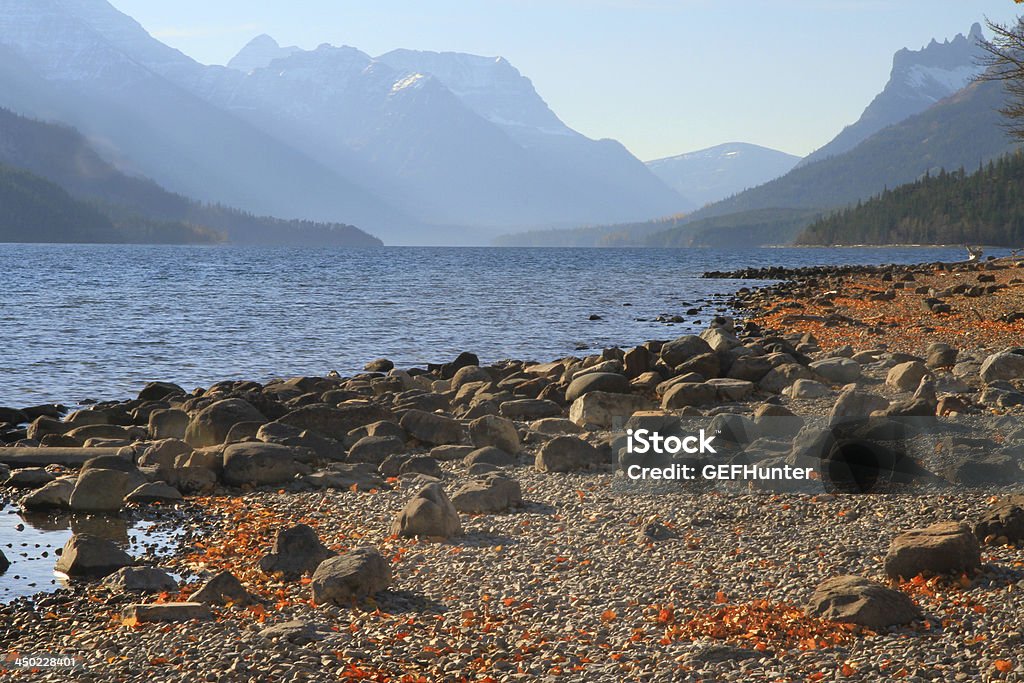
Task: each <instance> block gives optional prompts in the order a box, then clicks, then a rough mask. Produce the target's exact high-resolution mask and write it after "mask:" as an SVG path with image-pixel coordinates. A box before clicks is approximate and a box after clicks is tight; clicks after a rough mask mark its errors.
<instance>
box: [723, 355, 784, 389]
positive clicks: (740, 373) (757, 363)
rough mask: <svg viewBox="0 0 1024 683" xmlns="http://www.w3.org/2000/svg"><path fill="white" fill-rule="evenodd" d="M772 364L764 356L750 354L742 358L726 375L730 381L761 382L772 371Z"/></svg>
mask: <svg viewBox="0 0 1024 683" xmlns="http://www.w3.org/2000/svg"><path fill="white" fill-rule="evenodd" d="M773 367H775V366H774V365H772V362H771V361H770V360H768V359H767V358H766V357H764V356H757V355H754V354H748V355H746V356H740V357H739V358H737V359H736V360H734V361H733V363H732V365H730V366H729V372H728V373H727V374H726V376H727V377H729V378H730V379H744V380H747V381H748V382H760V381H761V380H762V379H764V376H765V375H767V374H768V373H769V372H771V371H772V368H773Z"/></svg>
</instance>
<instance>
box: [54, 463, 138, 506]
mask: <svg viewBox="0 0 1024 683" xmlns="http://www.w3.org/2000/svg"><path fill="white" fill-rule="evenodd" d="M144 483H145V477H143V476H142V474H141V473H139V472H121V471H119V470H93V469H90V470H85V471H83V472H82V473H81V474H80V475H79V477H78V481H77V482H75V488H74V490H73V491H72V492H71V498H70V499H69V500H68V505H69V507H70V508H71V509H72V510H75V511H77V512H117V511H118V510H120V509H121V506H122V505H123V504H124V497H125V496H127V495H128V494H129V493H131V492H132V491H134V490H135V489H136V488H138V487H139V486H141V485H142V484H144Z"/></svg>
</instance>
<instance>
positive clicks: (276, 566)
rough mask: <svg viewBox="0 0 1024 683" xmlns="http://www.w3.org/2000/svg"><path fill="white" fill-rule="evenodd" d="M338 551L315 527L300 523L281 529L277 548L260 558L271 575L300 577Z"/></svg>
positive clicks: (285, 577)
mask: <svg viewBox="0 0 1024 683" xmlns="http://www.w3.org/2000/svg"><path fill="white" fill-rule="evenodd" d="M334 555H335V553H334V551H333V550H331V549H330V548H328V547H326V546H325V545H324V544H323V543H321V542H320V538H319V537H318V536H317V535H316V531H314V530H313V529H312V527H309V526H307V525H305V524H296V525H295V526H293V527H289V528H287V529H281V530H280V531H279V532H278V533H277V538H276V539H274V547H273V549H272V550H271V551H270V553H268V554H267V555H264V556H263V558H262V559H260V569H261V570H263V572H264V573H265V574H269V575H270V576H280V577H281V578H283V579H284V580H285V581H296V580H298V579H299V578H301V577H302V575H303V574H308V573H310V572H312V571H314V570H316V568H317V567H318V566H320V563H321V562H323V561H324V560H326V559H327V558H329V557H333V556H334Z"/></svg>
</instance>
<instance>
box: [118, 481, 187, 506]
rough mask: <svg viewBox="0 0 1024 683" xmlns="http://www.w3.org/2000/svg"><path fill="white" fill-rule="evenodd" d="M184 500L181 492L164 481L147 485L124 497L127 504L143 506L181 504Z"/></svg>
mask: <svg viewBox="0 0 1024 683" xmlns="http://www.w3.org/2000/svg"><path fill="white" fill-rule="evenodd" d="M182 500H183V498H182V496H181V491H179V490H178V489H176V488H174V487H173V486H171V485H170V484H167V483H165V482H162V481H154V482H148V483H145V484H143V485H142V486H140V487H138V488H137V489H135V490H134V491H132V492H131V493H129V494H128V495H127V496H125V497H124V502H126V503H138V504H141V505H152V504H153V503H160V504H169V503H180V502H181V501H182Z"/></svg>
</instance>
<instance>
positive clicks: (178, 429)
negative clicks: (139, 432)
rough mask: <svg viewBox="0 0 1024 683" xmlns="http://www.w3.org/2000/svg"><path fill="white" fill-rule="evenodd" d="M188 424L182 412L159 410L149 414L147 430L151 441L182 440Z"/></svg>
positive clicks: (185, 414)
mask: <svg viewBox="0 0 1024 683" xmlns="http://www.w3.org/2000/svg"><path fill="white" fill-rule="evenodd" d="M188 423H189V418H188V413H186V412H185V411H184V410H175V409H165V408H161V409H159V410H154V411H153V412H151V413H150V414H149V422H148V426H147V429H148V430H149V436H150V438H152V439H184V438H185V433H186V432H187V431H188Z"/></svg>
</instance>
